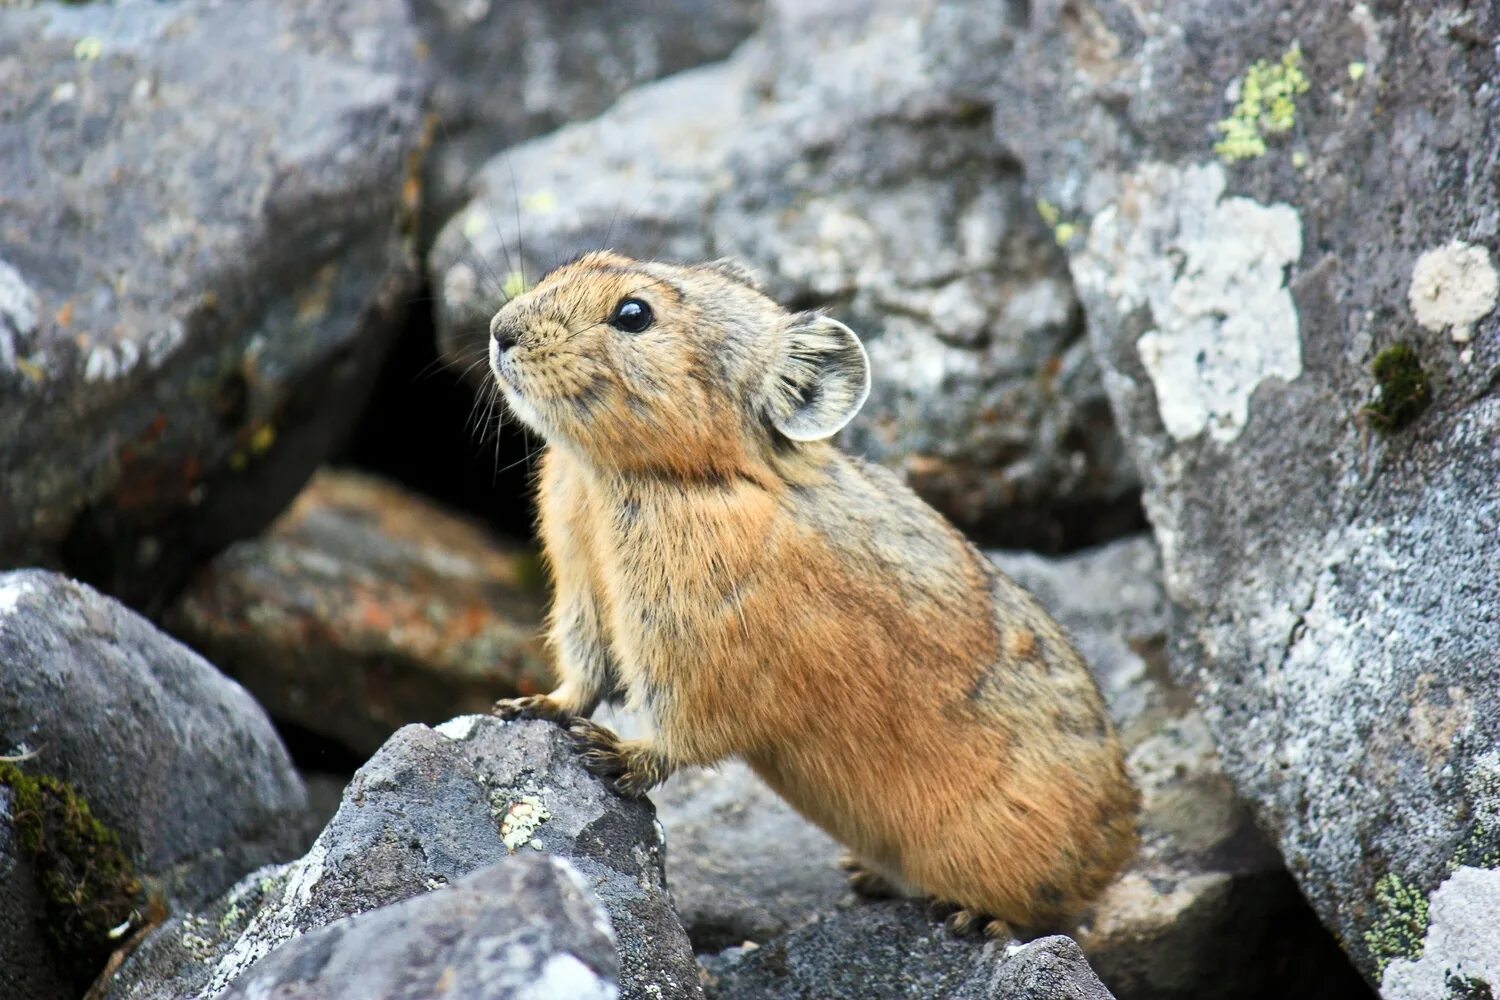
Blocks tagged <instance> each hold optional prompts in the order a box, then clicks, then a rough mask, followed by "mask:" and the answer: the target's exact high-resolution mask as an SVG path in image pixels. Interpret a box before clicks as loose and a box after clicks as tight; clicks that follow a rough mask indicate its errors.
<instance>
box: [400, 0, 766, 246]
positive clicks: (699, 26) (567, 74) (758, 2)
mask: <svg viewBox="0 0 1500 1000" xmlns="http://www.w3.org/2000/svg"><path fill="white" fill-rule="evenodd" d="M762 6H763V4H762V0H732V2H729V3H715V4H702V3H696V2H693V0H665V2H663V0H596V2H592V3H554V2H551V0H521V2H514V0H510V2H498V0H478V2H474V0H431V2H425V3H415V4H412V5H411V7H412V17H413V19H414V20H415V22H416V27H417V31H418V32H419V33H420V34H421V37H422V42H423V44H424V46H425V48H426V50H427V53H428V64H429V67H430V70H431V72H432V75H433V91H432V102H431V109H432V112H433V114H434V116H435V119H436V127H435V132H434V135H433V137H432V138H433V148H432V151H431V153H430V155H429V157H428V162H427V170H426V190H425V192H424V198H425V205H424V212H425V214H426V215H427V216H428V217H429V220H430V223H429V225H434V226H435V225H436V224H440V223H441V222H442V221H443V220H444V219H446V217H447V215H448V213H449V212H451V211H452V210H453V209H455V208H457V207H458V206H459V205H461V204H462V203H463V202H464V201H465V200H467V198H468V194H467V193H466V188H467V184H468V182H469V180H470V178H471V176H472V175H473V174H474V172H475V171H476V170H478V169H479V167H480V166H481V165H482V164H483V163H484V161H485V160H487V159H489V158H490V157H491V156H493V155H494V154H496V153H498V152H499V151H500V150H502V149H505V148H507V147H509V146H513V145H515V144H516V143H518V142H520V141H522V140H523V139H529V138H531V137H532V136H535V135H540V134H541V133H543V132H548V131H551V130H552V129H555V128H558V127H559V126H561V125H565V124H567V123H568V122H574V121H580V120H582V119H585V118H592V117H593V116H595V115H597V114H598V113H599V112H601V111H603V110H604V109H605V108H606V107H608V106H609V104H610V103H611V102H612V101H613V100H614V99H615V98H616V97H618V96H619V95H620V94H621V93H623V92H624V91H626V90H627V89H629V88H630V87H632V86H634V85H636V84H638V83H643V82H645V81H647V80H653V79H656V78H657V77H661V76H667V75H669V74H672V73H675V72H678V71H679V70H684V69H687V68H689V67H691V66H694V65H697V64H698V63H704V62H711V61H713V60H715V59H720V58H723V57H724V56H725V55H727V54H728V53H729V51H730V49H732V48H733V47H734V46H735V45H736V44H738V43H739V42H740V41H741V40H742V39H743V38H744V37H745V36H746V35H748V34H749V33H750V31H751V30H752V29H753V28H754V26H755V25H756V23H757V22H758V21H759V20H760V16H761V10H762ZM501 190H502V191H505V196H504V198H503V199H502V203H503V206H504V211H505V212H506V213H507V214H509V212H510V210H511V209H513V208H514V205H513V201H514V195H513V194H512V193H511V192H509V191H508V190H507V189H501Z"/></svg>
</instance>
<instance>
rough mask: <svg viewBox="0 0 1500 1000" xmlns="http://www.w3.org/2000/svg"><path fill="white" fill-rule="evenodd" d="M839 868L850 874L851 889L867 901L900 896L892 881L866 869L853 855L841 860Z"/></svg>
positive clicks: (848, 880)
mask: <svg viewBox="0 0 1500 1000" xmlns="http://www.w3.org/2000/svg"><path fill="white" fill-rule="evenodd" d="M839 867H840V868H842V869H843V870H844V871H846V872H848V873H849V874H848V876H847V878H846V881H847V882H848V883H849V888H850V889H853V890H854V891H855V892H856V893H857V894H859V895H861V896H864V897H865V898H866V899H890V898H891V897H893V896H896V895H899V893H898V892H897V891H896V887H895V886H894V885H892V884H891V881H890V879H888V878H886V877H885V876H884V875H881V874H879V873H877V872H873V871H871V870H870V869H868V868H866V867H865V865H864V862H862V861H860V860H859V858H857V857H855V856H854V855H853V854H845V855H844V856H843V857H841V858H839Z"/></svg>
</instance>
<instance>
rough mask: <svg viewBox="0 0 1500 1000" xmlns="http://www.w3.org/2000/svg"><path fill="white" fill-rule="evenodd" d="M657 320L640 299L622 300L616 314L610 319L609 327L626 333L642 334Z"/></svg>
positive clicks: (616, 307) (649, 308) (616, 308)
mask: <svg viewBox="0 0 1500 1000" xmlns="http://www.w3.org/2000/svg"><path fill="white" fill-rule="evenodd" d="M655 318H656V317H654V316H652V315H651V307H650V306H648V305H646V303H644V302H642V301H641V300H640V299H622V300H620V304H619V305H617V306H615V314H614V315H613V316H611V317H610V318H609V325H610V326H612V327H614V328H615V329H616V330H624V331H625V332H626V333H640V332H641V331H642V330H644V329H646V327H648V326H650V325H651V321H652V320H653V319H655Z"/></svg>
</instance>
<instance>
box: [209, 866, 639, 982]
mask: <svg viewBox="0 0 1500 1000" xmlns="http://www.w3.org/2000/svg"><path fill="white" fill-rule="evenodd" d="M618 965H619V963H618V960H617V959H616V958H615V946H614V938H613V935H612V934H611V932H610V928H609V919H608V918H607V917H606V916H605V913H604V910H603V908H602V907H600V905H599V903H598V902H597V901H596V900H595V899H594V898H593V896H592V895H591V894H590V893H589V890H588V885H587V884H586V883H585V882H584V880H583V877H582V876H581V875H579V873H578V871H577V870H576V869H574V868H573V866H572V865H570V864H568V863H567V862H566V861H564V860H562V859H561V858H555V857H548V856H544V855H532V856H526V855H522V856H520V857H517V858H515V859H513V860H511V861H508V862H500V863H497V864H494V865H491V866H489V867H488V868H482V869H480V870H479V871H477V872H475V873H474V874H472V875H469V876H467V877H465V878H463V879H462V880H460V881H458V882H456V883H454V885H453V886H451V887H450V888H447V889H443V890H441V891H437V892H429V893H424V894H422V895H420V896H414V897H412V898H411V899H407V900H404V901H402V902H399V903H393V904H391V905H390V906H385V907H381V908H380V909H378V910H373V911H371V912H369V913H365V914H361V915H359V916H354V917H349V918H348V919H346V920H338V921H335V922H334V923H332V924H329V925H328V926H326V927H322V928H319V929H318V930H315V931H312V932H311V933H308V934H304V935H303V936H301V937H299V938H294V939H293V940H291V941H288V942H287V943H286V944H284V945H282V946H281V947H280V948H277V949H276V950H275V951H273V952H272V953H271V954H269V955H267V956H266V957H265V958H263V959H261V960H260V961H259V962H257V963H256V964H255V965H254V966H253V967H252V968H251V969H250V971H249V972H247V973H246V974H245V975H244V976H242V977H240V979H239V981H238V982H236V983H235V985H234V986H233V987H232V988H231V989H230V990H229V991H228V993H226V994H225V997H226V998H227V1000H256V998H262V997H268V996H275V997H278V998H280V1000H294V998H299V997H305V998H308V1000H312V998H319V1000H325V998H326V1000H335V998H346V1000H427V998H429V997H434V996H438V995H446V996H455V997H486V998H489V1000H564V998H567V1000H613V998H615V997H617V996H619V988H618V986H617V985H616V982H615V978H616V974H617V972H618Z"/></svg>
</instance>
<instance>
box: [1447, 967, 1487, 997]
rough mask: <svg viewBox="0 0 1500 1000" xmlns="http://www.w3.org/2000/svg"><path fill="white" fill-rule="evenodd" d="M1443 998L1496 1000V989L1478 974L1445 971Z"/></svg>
mask: <svg viewBox="0 0 1500 1000" xmlns="http://www.w3.org/2000/svg"><path fill="white" fill-rule="evenodd" d="M1443 989H1444V991H1445V992H1444V995H1443V1000H1495V991H1494V989H1493V988H1492V987H1491V986H1490V984H1489V983H1487V982H1486V981H1484V980H1483V979H1480V978H1478V977H1476V976H1460V975H1455V974H1454V973H1453V972H1452V971H1448V972H1445V973H1443Z"/></svg>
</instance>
